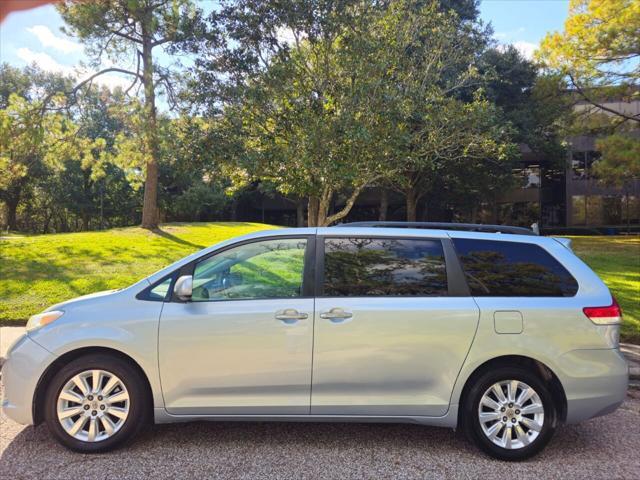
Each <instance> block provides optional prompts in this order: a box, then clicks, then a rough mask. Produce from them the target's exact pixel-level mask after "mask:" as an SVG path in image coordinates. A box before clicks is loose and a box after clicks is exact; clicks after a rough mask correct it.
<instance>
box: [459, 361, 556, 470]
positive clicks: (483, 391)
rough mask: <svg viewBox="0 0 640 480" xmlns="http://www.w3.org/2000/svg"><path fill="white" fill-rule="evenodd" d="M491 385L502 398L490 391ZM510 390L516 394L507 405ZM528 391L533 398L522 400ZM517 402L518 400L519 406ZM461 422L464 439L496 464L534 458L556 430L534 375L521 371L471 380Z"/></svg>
mask: <svg viewBox="0 0 640 480" xmlns="http://www.w3.org/2000/svg"><path fill="white" fill-rule="evenodd" d="M512 381H515V382H517V383H512ZM494 385H497V386H498V388H499V389H500V390H501V391H502V392H503V397H499V393H498V391H497V390H496V389H493V388H492V387H494ZM527 387H528V388H527ZM514 388H515V389H516V392H515V394H512V395H511V397H510V398H511V399H512V400H514V399H515V400H516V401H515V402H514V401H509V396H508V394H509V389H511V390H513V389H514ZM530 389H533V391H534V395H532V396H531V397H530V398H528V399H526V400H524V399H525V397H527V396H528V395H530V394H531V390H530ZM525 391H526V394H525V395H524V396H521V395H522V393H523V392H525ZM485 395H487V396H485ZM492 400H493V402H494V403H493V404H492V403H491V401H492ZM517 400H521V401H520V404H519V403H517ZM481 401H483V403H482V406H481V404H480V402H481ZM487 404H489V405H487ZM510 405H511V407H510ZM539 405H541V406H542V409H543V412H542V414H541V413H540V406H539ZM502 408H504V410H502ZM481 412H482V414H483V421H481V419H480V414H481ZM524 412H527V413H524ZM534 412H535V413H534ZM498 415H500V416H499V417H498ZM493 417H497V418H496V419H494V418H493ZM505 419H506V422H505ZM463 421H464V430H465V433H466V434H467V437H468V438H469V439H470V440H471V442H472V443H474V444H475V445H477V446H478V447H479V448H480V449H481V450H482V451H483V452H485V453H487V454H488V455H490V456H491V457H493V458H497V459H499V460H507V461H518V460H524V459H526V458H530V457H532V456H534V455H536V454H537V453H539V452H540V451H541V450H542V449H543V448H544V447H545V446H546V445H547V444H548V443H549V441H550V440H551V438H552V437H553V434H554V432H555V429H556V408H555V404H554V402H553V397H552V396H551V393H550V392H549V390H548V388H547V387H546V385H545V384H544V382H542V381H541V380H540V378H539V377H538V376H537V375H535V374H534V373H531V372H530V371H527V370H525V369H523V368H518V367H501V368H497V369H495V370H491V371H487V372H485V373H483V374H481V375H480V376H479V377H478V378H476V379H475V381H474V382H473V385H472V386H471V388H470V390H469V392H468V394H467V395H466V396H465V399H464V404H463ZM540 426H541V428H540ZM508 427H510V428H508ZM530 427H531V428H530ZM508 432H511V435H510V438H509V433H508ZM490 437H492V438H490Z"/></svg>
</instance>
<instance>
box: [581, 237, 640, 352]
mask: <svg viewBox="0 0 640 480" xmlns="http://www.w3.org/2000/svg"><path fill="white" fill-rule="evenodd" d="M571 240H572V242H573V251H574V252H576V254H577V255H578V256H579V257H580V258H582V260H584V261H585V262H586V263H587V264H588V265H589V266H590V267H591V268H592V269H593V270H594V271H595V272H596V273H597V274H598V275H599V276H600V278H601V279H602V280H603V281H604V282H605V283H606V284H607V286H608V287H609V288H610V289H611V292H613V294H614V295H615V296H616V299H617V300H618V303H619V304H620V306H621V307H622V311H623V314H624V317H623V318H624V321H623V323H622V332H621V336H622V339H623V340H625V341H628V342H633V343H638V344H640V237H638V236H633V237H571Z"/></svg>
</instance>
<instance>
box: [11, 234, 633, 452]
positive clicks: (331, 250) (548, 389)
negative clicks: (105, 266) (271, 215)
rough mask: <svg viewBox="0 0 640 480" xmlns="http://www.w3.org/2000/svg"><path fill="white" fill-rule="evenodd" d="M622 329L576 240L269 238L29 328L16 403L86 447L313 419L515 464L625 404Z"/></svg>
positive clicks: (17, 369)
mask: <svg viewBox="0 0 640 480" xmlns="http://www.w3.org/2000/svg"><path fill="white" fill-rule="evenodd" d="M380 227H382V228H380ZM400 227H411V228H400ZM421 227H422V228H421ZM620 322H621V312H620V308H619V307H618V305H617V303H616V301H615V299H614V298H613V297H612V295H611V293H610V292H609V290H608V288H607V287H606V286H605V285H604V283H603V282H602V281H601V280H600V279H599V278H598V277H597V275H596V274H595V273H594V272H593V271H592V270H591V269H590V268H589V267H588V266H587V265H585V264H584V263H583V262H582V261H581V260H580V259H579V258H578V257H576V256H575V255H574V254H573V252H572V251H571V249H570V245H569V242H568V241H567V240H564V239H556V238H550V237H542V236H538V235H535V234H534V233H533V232H531V231H529V230H526V229H520V228H515V227H501V226H478V225H459V224H450V225H435V226H434V225H431V224H424V225H423V224H406V225H405V224H400V225H395V224H385V223H382V224H381V223H368V224H346V225H341V226H338V227H328V228H298V229H283V230H275V231H262V232H258V233H254V234H251V235H246V236H244V237H240V238H236V239H233V240H230V241H226V242H224V243H221V244H218V245H215V246H213V247H210V248H207V249H205V250H203V251H200V252H197V253H195V254H193V255H190V256H189V257H187V258H185V259H183V260H180V261H178V262H177V263H175V264H173V265H171V266H169V267H167V268H165V269H163V270H161V271H159V272H157V273H155V274H153V275H151V276H150V277H148V278H145V279H143V280H141V281H139V282H138V283H136V284H134V285H132V286H130V287H128V288H125V289H122V290H118V291H111V292H103V293H97V294H93V295H88V296H84V297H80V298H77V299H75V300H71V301H68V302H64V303H61V304H58V305H54V306H52V307H50V308H48V309H47V310H45V311H44V312H43V313H41V314H38V315H35V316H33V317H31V319H30V320H29V322H28V325H27V333H26V334H25V335H24V336H23V337H22V338H20V339H19V340H18V341H17V342H16V343H15V344H14V345H13V346H12V348H11V349H10V351H9V353H8V356H7V360H6V363H5V364H4V367H3V370H2V377H3V382H4V387H5V392H4V400H3V403H2V406H3V409H4V412H5V413H6V415H7V416H9V417H10V418H12V419H13V420H15V421H17V422H19V423H22V424H39V423H41V422H46V424H47V425H48V428H49V430H50V431H51V433H52V434H53V435H54V436H55V437H56V438H57V439H58V440H59V441H60V443H62V444H63V445H65V446H66V447H68V448H70V449H72V450H76V451H80V452H98V451H104V450H108V449H111V448H114V447H116V446H118V445H121V444H122V443H123V442H125V441H126V440H129V439H131V438H132V437H133V436H134V435H135V434H136V433H137V432H138V431H139V430H140V428H141V427H142V426H143V425H144V424H145V423H147V422H148V421H155V422H156V423H164V422H183V421H195V420H224V421H228V420H270V421H305V420H306V421H314V422H317V421H332V422H410V423H418V424H422V425H433V426H443V427H450V428H460V429H463V430H464V431H465V432H466V433H467V434H468V436H469V438H470V439H471V440H472V441H473V442H474V443H475V444H476V445H478V447H480V448H481V449H482V450H483V451H485V452H486V453H488V454H489V455H492V456H494V457H497V458H500V459H506V460H519V459H523V458H527V457H530V456H531V455H534V454H536V453H537V452H539V451H540V450H541V449H542V448H543V447H544V446H545V445H546V444H547V443H548V442H549V440H550V438H551V437H552V435H553V433H554V431H555V429H556V427H557V426H558V425H560V424H563V423H575V422H579V421H582V420H586V419H589V418H592V417H596V416H599V415H604V414H607V413H610V412H612V411H614V410H615V409H616V408H617V407H618V406H619V405H620V404H621V403H622V401H623V400H624V398H625V393H626V389H627V381H628V367H627V364H626V362H625V360H624V358H623V357H622V355H621V353H620V350H619V346H618V335H619V327H620Z"/></svg>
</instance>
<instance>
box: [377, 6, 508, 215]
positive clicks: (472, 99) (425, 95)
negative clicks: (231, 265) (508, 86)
mask: <svg viewBox="0 0 640 480" xmlns="http://www.w3.org/2000/svg"><path fill="white" fill-rule="evenodd" d="M473 18H475V17H471V19H464V18H460V17H459V16H458V15H457V14H456V12H455V9H451V10H446V9H445V11H443V10H442V4H441V3H439V2H420V1H412V0H401V1H396V2H392V3H390V4H389V5H388V7H387V8H386V9H385V10H384V12H382V14H381V15H380V16H379V17H378V18H377V19H376V20H375V21H373V22H371V23H370V27H369V29H368V36H369V37H368V42H369V43H370V49H371V54H370V55H369V58H371V59H373V60H371V62H372V63H374V64H375V65H376V69H375V71H373V70H372V69H371V68H369V69H368V70H369V71H368V75H369V76H370V77H371V78H373V79H374V82H375V83H376V84H377V86H376V87H375V88H374V89H372V91H374V92H376V95H377V96H379V97H380V98H382V99H383V100H382V101H381V102H380V103H379V107H380V108H379V110H377V111H376V112H375V113H376V115H377V116H378V117H379V118H384V117H390V118H391V121H390V122H387V123H383V122H378V124H379V125H384V126H386V127H389V128H388V130H387V131H386V132H385V133H384V134H383V135H382V137H383V138H385V144H387V145H390V146H391V148H390V155H389V159H390V161H388V162H385V165H386V166H387V167H388V169H387V175H386V178H385V180H386V182H385V183H387V184H388V185H390V186H391V187H392V188H394V189H396V190H398V191H400V192H402V193H403V194H404V195H405V199H406V215H407V220H408V221H415V220H416V219H417V206H418V202H419V201H420V200H421V198H423V197H425V196H427V195H428V194H429V193H430V192H431V191H433V190H434V189H435V187H436V184H437V183H445V182H448V184H450V185H453V184H455V177H456V176H457V175H465V174H467V173H469V172H470V171H471V170H475V173H476V178H475V179H476V180H479V179H480V178H482V177H483V172H489V171H491V170H493V168H489V167H488V166H487V167H485V168H480V169H472V168H469V167H471V165H473V164H475V163H478V162H488V163H490V162H493V163H492V165H495V164H498V165H501V168H502V170H508V165H507V164H505V162H506V161H507V160H510V159H511V158H512V157H513V154H514V147H515V146H514V145H513V143H512V142H511V138H510V134H511V131H510V128H509V125H508V124H507V125H503V124H501V122H500V120H502V118H501V115H500V111H499V110H498V109H496V108H495V107H494V106H493V105H491V104H490V103H489V102H487V101H486V100H485V99H484V98H483V97H482V95H481V94H480V92H479V91H478V86H479V85H481V82H482V81H483V77H482V75H481V73H480V72H479V70H478V56H479V54H480V52H482V51H483V50H484V48H485V45H486V41H487V32H486V31H485V30H484V29H483V28H482V27H481V26H480V25H478V24H476V23H475V22H474V20H473ZM469 92H470V93H469ZM376 106H377V105H376V103H375V102H374V103H373V104H372V106H371V107H370V108H375V107H376ZM462 172H465V173H462ZM465 178H467V179H468V177H465ZM485 178H489V175H488V174H487V175H486V177H485Z"/></svg>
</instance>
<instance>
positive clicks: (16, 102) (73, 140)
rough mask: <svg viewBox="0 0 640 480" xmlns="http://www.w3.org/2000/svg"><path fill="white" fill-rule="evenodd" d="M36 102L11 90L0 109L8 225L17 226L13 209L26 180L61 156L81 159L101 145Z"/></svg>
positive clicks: (56, 166) (1, 191) (0, 174)
mask: <svg viewBox="0 0 640 480" xmlns="http://www.w3.org/2000/svg"><path fill="white" fill-rule="evenodd" d="M60 101H62V99H60ZM40 106H41V104H40V103H35V104H34V103H31V102H28V101H27V100H26V99H24V98H22V97H20V96H18V95H15V94H12V95H10V96H9V100H8V105H7V107H6V108H5V109H3V110H0V152H2V153H1V154H0V166H1V167H2V171H0V178H3V180H2V184H1V185H0V198H2V199H3V200H4V202H5V203H6V205H7V209H8V215H7V217H8V219H7V220H8V222H7V223H8V226H9V228H10V229H16V227H17V223H16V211H17V208H18V204H19V203H20V200H21V198H22V193H23V190H24V188H25V187H26V185H27V183H28V182H29V181H30V180H33V178H35V177H38V176H42V175H44V174H46V172H47V171H48V170H54V171H55V170H60V169H62V168H63V167H62V164H63V160H64V159H77V160H78V161H83V159H86V158H88V157H93V156H94V155H99V153H98V152H99V151H100V150H102V149H103V147H104V140H102V139H96V140H92V139H88V138H86V137H82V136H79V135H77V127H76V126H75V125H74V124H73V122H71V120H69V119H68V118H67V117H66V116H64V115H62V114H60V113H46V114H44V115H42V113H41V111H42V110H41V108H39V107H40Z"/></svg>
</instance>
